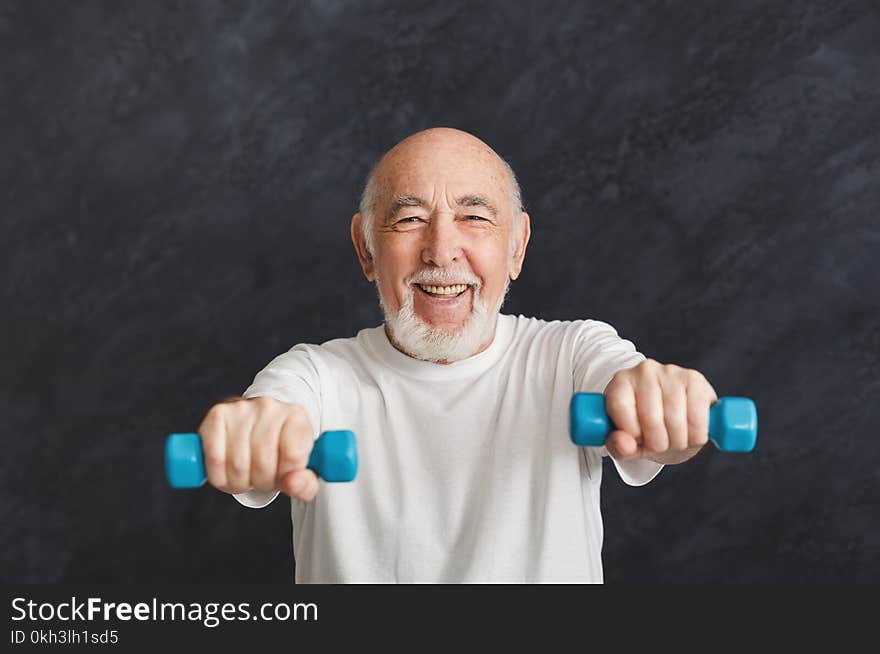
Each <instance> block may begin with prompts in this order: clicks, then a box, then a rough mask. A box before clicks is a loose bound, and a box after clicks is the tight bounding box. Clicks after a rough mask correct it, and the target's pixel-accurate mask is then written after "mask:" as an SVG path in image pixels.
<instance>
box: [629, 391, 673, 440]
mask: <svg viewBox="0 0 880 654" xmlns="http://www.w3.org/2000/svg"><path fill="white" fill-rule="evenodd" d="M635 395H636V414H637V415H638V419H639V428H640V430H641V432H642V445H643V447H644V448H645V449H647V450H650V451H652V452H665V451H666V450H667V449H668V448H669V436H668V435H667V433H666V423H665V422H664V420H663V391H662V389H661V388H660V382H659V381H658V380H657V377H656V376H654V375H653V374H651V375H646V376H643V377H641V378H640V380H639V383H638V387H637V388H636V389H635Z"/></svg>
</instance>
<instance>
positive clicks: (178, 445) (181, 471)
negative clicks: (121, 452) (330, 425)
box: [165, 429, 358, 488]
mask: <svg viewBox="0 0 880 654" xmlns="http://www.w3.org/2000/svg"><path fill="white" fill-rule="evenodd" d="M357 466H358V458H357V442H356V440H355V437H354V434H353V433H352V432H350V431H348V430H347V429H346V430H339V431H325V432H324V433H323V434H321V436H320V438H318V440H316V441H315V444H314V446H313V447H312V453H311V455H310V456H309V463H308V467H309V468H311V469H312V470H314V471H315V473H316V474H317V475H318V476H320V477H321V478H323V479H324V481H351V480H352V479H354V478H355V476H356V475H357ZM165 475H166V477H167V478H168V483H169V484H171V486H172V487H174V488H197V487H199V486H201V485H202V484H204V483H205V481H206V479H207V476H206V475H205V455H204V452H203V451H202V439H201V438H199V435H198V434H170V435H169V436H168V439H167V440H166V442H165Z"/></svg>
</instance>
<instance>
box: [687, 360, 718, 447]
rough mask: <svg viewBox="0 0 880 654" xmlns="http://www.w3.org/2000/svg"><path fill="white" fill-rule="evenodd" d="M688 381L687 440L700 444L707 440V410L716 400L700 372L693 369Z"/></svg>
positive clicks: (713, 391)
mask: <svg viewBox="0 0 880 654" xmlns="http://www.w3.org/2000/svg"><path fill="white" fill-rule="evenodd" d="M694 372H695V373H696V375H694V376H692V379H691V381H689V382H688V391H687V392H688V407H687V421H688V442H689V443H690V444H691V445H698V446H702V445H705V444H706V443H708V442H709V410H710V409H711V408H712V405H713V404H714V403H715V402H717V401H718V396H717V395H716V394H715V390H714V389H713V388H712V386H710V385H709V382H708V381H706V378H705V377H703V375H701V374H700V373H698V372H696V371H694Z"/></svg>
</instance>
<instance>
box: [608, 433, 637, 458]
mask: <svg viewBox="0 0 880 654" xmlns="http://www.w3.org/2000/svg"><path fill="white" fill-rule="evenodd" d="M605 448H606V449H607V450H608V454H609V455H610V456H611V457H612V458H614V459H617V460H618V461H628V460H630V459H639V458H641V456H642V452H641V448H640V447H639V442H638V440H636V437H635V436H633V435H632V434H630V433H627V432H625V431H621V430H619V429H616V430H615V431H613V432H611V433H610V434H609V435H608V438H606V439H605Z"/></svg>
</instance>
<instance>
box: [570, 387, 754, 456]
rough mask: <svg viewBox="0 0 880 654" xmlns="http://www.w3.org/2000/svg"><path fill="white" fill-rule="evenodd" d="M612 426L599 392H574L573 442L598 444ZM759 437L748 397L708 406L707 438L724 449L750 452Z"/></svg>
mask: <svg viewBox="0 0 880 654" xmlns="http://www.w3.org/2000/svg"><path fill="white" fill-rule="evenodd" d="M614 429H615V426H614V424H613V423H612V422H611V420H610V418H609V417H608V414H607V413H606V411H605V396H604V395H602V394H601V393H575V394H574V395H573V396H572V398H571V405H570V424H569V430H570V435H571V440H572V442H573V443H574V444H575V445H580V446H585V445H589V446H599V445H603V444H604V443H605V439H606V438H607V437H608V434H610V433H611V432H612V431H613V430H614ZM757 437H758V410H757V408H756V407H755V403H754V402H753V401H752V400H750V399H749V398H747V397H722V398H719V400H718V402H716V403H715V404H713V405H712V407H711V408H710V409H709V438H710V439H711V440H712V442H714V443H715V445H716V446H717V447H718V449H719V450H723V451H725V452H751V451H752V448H754V447H755V440H756V439H757Z"/></svg>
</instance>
